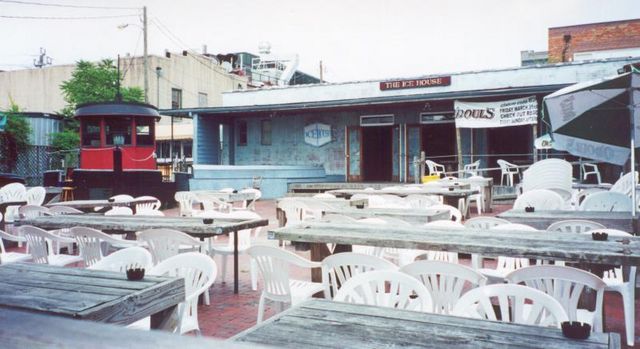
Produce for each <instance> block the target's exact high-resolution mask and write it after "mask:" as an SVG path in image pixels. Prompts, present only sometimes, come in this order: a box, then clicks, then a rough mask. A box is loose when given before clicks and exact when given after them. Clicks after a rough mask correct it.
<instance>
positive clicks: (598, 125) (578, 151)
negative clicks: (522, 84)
mask: <svg viewBox="0 0 640 349" xmlns="http://www.w3.org/2000/svg"><path fill="white" fill-rule="evenodd" d="M638 102H640V73H638V72H637V71H634V72H630V73H626V74H621V75H618V76H615V77H612V78H606V79H600V80H596V81H589V82H584V83H578V84H575V85H572V86H568V87H565V88H563V89H561V90H558V91H556V92H554V93H552V94H550V95H548V96H546V97H545V98H544V102H543V103H544V112H545V113H546V115H548V116H549V121H550V122H551V134H552V137H553V147H554V148H555V149H558V150H565V151H567V152H569V153H571V154H573V155H576V156H580V157H585V158H590V159H594V160H600V161H604V162H608V163H612V164H616V165H624V164H625V163H626V162H627V160H628V159H629V158H631V170H632V171H634V170H635V151H633V150H635V149H636V147H637V144H640V108H639V106H638V104H637V103H638ZM634 186H635V183H634ZM635 199H636V198H635V188H634V189H633V191H632V201H633V207H634V208H635V207H636V200H635ZM633 211H634V212H633V215H634V216H635V209H634V210H633Z"/></svg>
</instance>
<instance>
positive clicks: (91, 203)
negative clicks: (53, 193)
mask: <svg viewBox="0 0 640 349" xmlns="http://www.w3.org/2000/svg"><path fill="white" fill-rule="evenodd" d="M155 201H156V200H150V199H134V200H125V201H109V200H72V201H60V202H54V203H50V204H46V205H45V206H46V207H54V206H67V207H73V208H76V209H79V210H85V211H86V210H88V209H93V208H96V207H101V208H105V207H106V208H111V207H116V206H126V207H131V209H133V211H134V212H135V208H136V205H137V204H146V203H153V202H155Z"/></svg>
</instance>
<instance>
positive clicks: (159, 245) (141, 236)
mask: <svg viewBox="0 0 640 349" xmlns="http://www.w3.org/2000/svg"><path fill="white" fill-rule="evenodd" d="M136 236H137V238H138V240H140V241H143V242H145V243H146V244H147V246H148V247H149V252H151V255H152V256H153V264H158V263H160V262H162V261H164V260H165V259H168V258H171V257H173V256H176V255H178V253H180V252H182V251H184V250H188V251H189V252H191V251H194V250H195V251H198V250H200V249H201V248H206V244H205V242H203V241H200V240H198V239H196V238H193V237H192V236H190V235H188V234H185V233H183V232H181V231H177V230H174V229H147V230H144V231H139V232H137V233H136Z"/></svg>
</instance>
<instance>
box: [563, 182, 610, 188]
mask: <svg viewBox="0 0 640 349" xmlns="http://www.w3.org/2000/svg"><path fill="white" fill-rule="evenodd" d="M612 186H613V184H610V183H600V184H596V183H572V184H571V188H573V189H593V188H596V189H603V190H609V189H611V187H612Z"/></svg>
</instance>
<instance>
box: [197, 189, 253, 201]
mask: <svg viewBox="0 0 640 349" xmlns="http://www.w3.org/2000/svg"><path fill="white" fill-rule="evenodd" d="M193 193H195V194H196V196H197V197H198V200H206V199H207V198H215V199H218V200H220V201H224V202H240V201H249V200H253V199H254V198H255V194H254V193H227V192H221V191H215V190H194V191H193Z"/></svg>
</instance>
